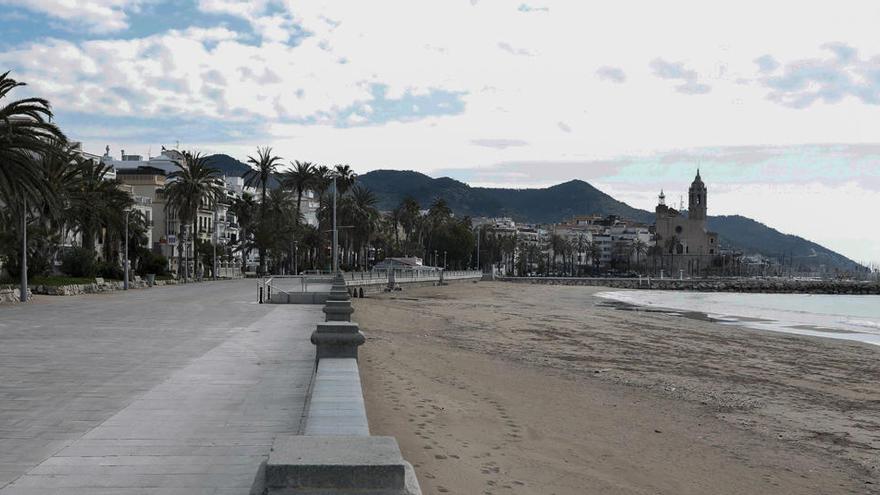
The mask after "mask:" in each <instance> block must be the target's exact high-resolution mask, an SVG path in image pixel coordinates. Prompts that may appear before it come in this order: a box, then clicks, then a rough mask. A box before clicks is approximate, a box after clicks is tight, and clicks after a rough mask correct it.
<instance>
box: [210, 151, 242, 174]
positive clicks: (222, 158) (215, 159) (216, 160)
mask: <svg viewBox="0 0 880 495" xmlns="http://www.w3.org/2000/svg"><path fill="white" fill-rule="evenodd" d="M208 165H209V166H211V167H214V168H216V169H218V170H220V171H221V172H223V175H229V176H233V177H241V176H242V175H244V174H245V172H247V171H248V170H251V167H249V166H248V165H247V164H244V163H242V162H240V161H238V160H236V159H235V158H232V157H231V156H229V155H211V156H209V157H208Z"/></svg>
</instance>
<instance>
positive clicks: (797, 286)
mask: <svg viewBox="0 0 880 495" xmlns="http://www.w3.org/2000/svg"><path fill="white" fill-rule="evenodd" d="M496 280H497V281H499V282H511V283H519V284H534V285H564V286H586V287H605V288H610V289H639V290H681V291H695V292H733V293H762V294H828V295H838V294H846V295H880V281H857V280H803V279H788V278H771V277H768V278H738V277H731V278H686V279H676V278H653V277H642V278H591V277H498V278H496Z"/></svg>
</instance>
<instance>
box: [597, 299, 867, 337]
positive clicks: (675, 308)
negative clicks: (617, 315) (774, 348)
mask: <svg viewBox="0 0 880 495" xmlns="http://www.w3.org/2000/svg"><path fill="white" fill-rule="evenodd" d="M647 294H648V293H645V292H640V291H633V290H611V291H603V292H599V293H597V294H596V297H599V298H602V299H604V300H605V301H607V303H606V304H603V303H597V305H598V306H606V305H607V306H608V307H613V308H615V309H618V310H623V311H647V312H655V313H667V314H670V315H675V314H678V315H681V316H684V317H688V318H692V319H697V320H701V321H707V322H712V323H718V324H721V325H729V326H734V327H737V326H740V327H747V328H750V329H753V330H759V331H764V332H778V333H788V334H794V335H802V336H811V337H819V338H826V339H838V340H848V341H854V342H861V343H866V344H870V345H875V346H878V345H880V334H878V333H877V332H876V331H871V330H873V329H874V328H877V325H878V324H877V323H876V321H880V314H876V315H875V314H862V315H851V314H841V313H837V312H834V311H830V312H829V311H828V309H829V308H830V306H829V305H828V304H827V303H828V301H830V300H831V299H829V298H837V297H848V296H840V295H833V296H832V295H828V294H754V293H748V294H739V295H738V296H734V295H731V294H726V293H725V294H718V293H701V294H700V295H698V296H690V295H683V294H682V293H681V292H676V291H663V292H655V293H654V294H655V295H654V296H653V297H652V296H647ZM687 294H693V292H688V293H687ZM642 296H646V297H642ZM756 297H761V298H762V299H759V300H755V298H756ZM849 297H854V296H849ZM858 297H866V298H871V297H876V296H858ZM780 298H785V299H786V300H787V301H789V305H784V304H783V305H781V306H780V305H779V304H780ZM793 298H794V299H793ZM804 298H809V299H804ZM742 300H752V301H753V303H752V304H745V305H742V304H740V301H742ZM856 300H858V301H868V304H870V301H874V302H875V303H876V304H877V305H878V306H880V298H877V299H876V300H874V299H849V300H839V299H835V301H836V304H835V309H836V310H837V309H838V308H839V307H840V305H842V304H844V303H845V302H846V301H849V302H850V311H856V312H858V311H860V310H861V311H864V307H861V308H859V307H856V308H853V307H852V306H851V304H852V302H853V301H856ZM792 301H798V303H797V305H796V307H791V306H790V304H791V302H792ZM808 301H809V304H808ZM823 302H824V303H825V304H824V305H823ZM774 304H775V305H774ZM707 308H709V309H707ZM823 309H824V311H823ZM749 313H751V314H749ZM803 315H808V316H806V317H805V316H803ZM872 318H873V319H872ZM805 319H807V320H810V321H804V320H805ZM875 320H876V321H875ZM815 321H822V322H823V323H815ZM854 321H858V322H861V324H860V325H858V326H854V325H856V324H854V323H853V322H854ZM866 323H867V324H868V326H867V327H866V326H865V324H866ZM869 329H870V330H869Z"/></svg>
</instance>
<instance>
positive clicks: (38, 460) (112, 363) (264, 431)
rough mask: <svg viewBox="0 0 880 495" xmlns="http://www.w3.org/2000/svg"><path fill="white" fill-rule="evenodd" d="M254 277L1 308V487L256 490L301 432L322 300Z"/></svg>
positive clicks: (5, 492)
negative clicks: (284, 443)
mask: <svg viewBox="0 0 880 495" xmlns="http://www.w3.org/2000/svg"><path fill="white" fill-rule="evenodd" d="M255 300H256V283H255V282H254V281H253V280H240V281H229V282H212V283H204V284H195V285H189V286H174V287H158V288H154V289H149V290H140V291H129V292H127V293H123V292H116V293H109V294H100V295H87V296H75V297H57V298H55V297H52V298H50V297H42V298H41V299H40V300H39V301H38V302H36V303H32V304H28V305H20V306H9V307H0V494H2V495H9V494H37V493H40V494H51V493H65V494H79V493H83V494H85V493H89V494H104V493H107V494H109V493H138V494H177V493H180V494H183V493H186V494H202V493H212V494H215V493H216V494H227V493H228V494H233V493H235V494H246V493H247V492H248V489H249V488H250V486H251V483H252V481H253V479H254V475H255V474H256V470H257V467H258V465H259V463H260V462H261V461H262V460H263V459H264V458H265V456H266V455H267V454H268V451H269V448H270V446H271V442H272V439H273V438H274V436H275V435H277V434H278V433H281V432H293V431H297V429H298V427H299V421H300V418H301V416H302V411H303V407H304V401H305V395H306V391H307V387H308V383H309V380H310V377H311V372H312V367H313V366H314V347H313V346H312V345H311V344H310V343H309V335H310V333H311V332H312V330H313V329H314V328H315V323H316V322H317V321H318V320H319V316H322V314H321V311H320V307H319V306H304V305H258V304H255Z"/></svg>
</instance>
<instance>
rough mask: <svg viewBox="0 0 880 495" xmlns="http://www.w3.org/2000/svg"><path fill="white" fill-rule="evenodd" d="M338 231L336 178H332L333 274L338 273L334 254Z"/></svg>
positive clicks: (337, 257)
mask: <svg viewBox="0 0 880 495" xmlns="http://www.w3.org/2000/svg"><path fill="white" fill-rule="evenodd" d="M338 236H339V231H338V230H337V228H336V176H334V177H333V274H334V275H335V274H336V273H338V272H339V256H338V255H337V253H336V249H337V246H338V245H339V237H338Z"/></svg>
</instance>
